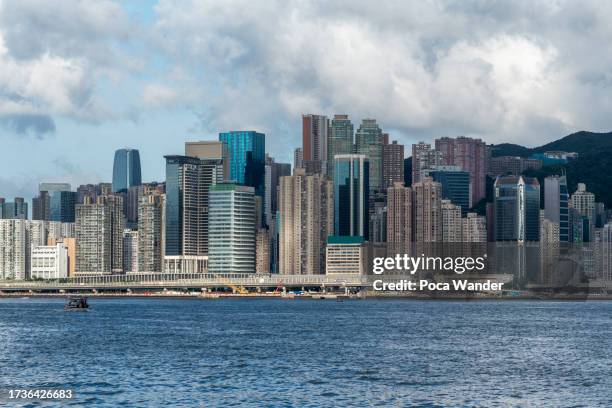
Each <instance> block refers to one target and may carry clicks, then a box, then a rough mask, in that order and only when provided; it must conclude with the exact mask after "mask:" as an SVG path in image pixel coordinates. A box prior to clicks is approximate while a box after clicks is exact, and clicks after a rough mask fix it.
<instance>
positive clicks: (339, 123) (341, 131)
mask: <svg viewBox="0 0 612 408" xmlns="http://www.w3.org/2000/svg"><path fill="white" fill-rule="evenodd" d="M353 134H354V129H353V124H352V123H351V120H350V119H349V117H348V115H334V118H333V119H332V121H331V126H330V131H329V142H328V145H327V175H328V176H329V178H331V179H332V180H333V179H334V157H335V156H336V155H337V154H350V153H353Z"/></svg>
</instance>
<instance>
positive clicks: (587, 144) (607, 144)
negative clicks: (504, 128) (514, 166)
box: [489, 131, 612, 157]
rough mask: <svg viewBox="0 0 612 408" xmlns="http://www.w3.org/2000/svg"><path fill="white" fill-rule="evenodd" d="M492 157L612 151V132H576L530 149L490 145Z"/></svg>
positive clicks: (505, 144)
mask: <svg viewBox="0 0 612 408" xmlns="http://www.w3.org/2000/svg"><path fill="white" fill-rule="evenodd" d="M489 147H490V148H491V156H492V157H499V156H520V157H529V156H531V155H532V154H533V153H542V152H546V151H551V150H562V151H566V152H577V153H578V154H579V155H580V156H583V155H590V154H596V153H599V152H601V151H612V132H609V133H593V132H585V131H581V132H576V133H572V134H571V135H568V136H565V137H564V138H562V139H559V140H555V141H554V142H550V143H547V144H545V145H542V146H539V147H534V148H529V147H525V146H521V145H517V144H512V143H501V144H498V145H490V146H489Z"/></svg>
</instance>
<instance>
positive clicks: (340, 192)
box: [334, 154, 370, 240]
mask: <svg viewBox="0 0 612 408" xmlns="http://www.w3.org/2000/svg"><path fill="white" fill-rule="evenodd" d="M334 161H335V166H334V233H335V234H336V235H341V236H361V237H363V238H364V239H366V240H367V239H368V238H369V237H368V234H369V219H368V218H369V199H368V198H369V195H370V162H369V159H368V157H367V156H365V155H362V154H339V155H336V156H335V158H334Z"/></svg>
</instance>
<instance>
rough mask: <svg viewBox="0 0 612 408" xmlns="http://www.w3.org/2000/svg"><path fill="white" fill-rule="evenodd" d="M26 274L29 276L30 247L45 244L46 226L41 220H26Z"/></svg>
mask: <svg viewBox="0 0 612 408" xmlns="http://www.w3.org/2000/svg"><path fill="white" fill-rule="evenodd" d="M25 228H26V255H25V259H26V276H27V277H29V276H30V275H29V274H30V270H31V269H32V265H31V255H32V249H34V248H36V247H38V246H45V245H47V227H46V225H45V221H42V220H32V221H29V220H26V223H25Z"/></svg>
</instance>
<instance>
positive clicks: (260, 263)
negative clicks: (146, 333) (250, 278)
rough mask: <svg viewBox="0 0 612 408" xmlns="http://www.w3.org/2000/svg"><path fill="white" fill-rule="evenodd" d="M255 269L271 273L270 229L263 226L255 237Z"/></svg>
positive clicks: (258, 271) (263, 272)
mask: <svg viewBox="0 0 612 408" xmlns="http://www.w3.org/2000/svg"><path fill="white" fill-rule="evenodd" d="M255 250H256V256H255V258H256V259H255V271H256V272H257V273H262V274H268V273H270V235H269V230H267V229H265V228H262V229H260V230H258V231H257V235H256V237H255Z"/></svg>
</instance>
